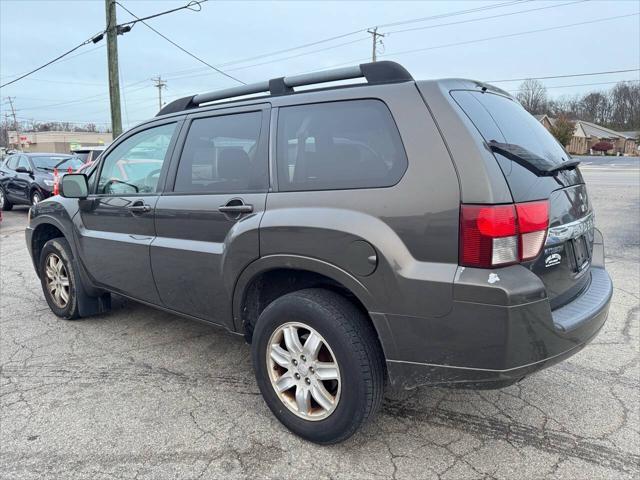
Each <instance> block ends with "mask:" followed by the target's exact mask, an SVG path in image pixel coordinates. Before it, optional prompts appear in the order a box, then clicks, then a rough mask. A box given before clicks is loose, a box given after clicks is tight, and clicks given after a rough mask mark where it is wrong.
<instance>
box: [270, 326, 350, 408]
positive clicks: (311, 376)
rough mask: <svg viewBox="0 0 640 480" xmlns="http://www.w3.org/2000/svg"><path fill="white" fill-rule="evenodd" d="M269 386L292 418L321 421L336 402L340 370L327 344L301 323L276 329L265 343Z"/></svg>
mask: <svg viewBox="0 0 640 480" xmlns="http://www.w3.org/2000/svg"><path fill="white" fill-rule="evenodd" d="M266 354H267V366H268V370H269V379H270V380H271V386H272V387H273V389H274V390H275V392H276V394H277V395H278V398H279V399H280V400H281V401H282V403H284V405H285V406H286V407H287V408H288V409H289V410H290V411H291V412H293V413H294V414H295V415H297V416H298V417H301V418H303V419H305V420H312V421H317V420H322V419H324V418H327V417H328V416H329V415H331V414H332V413H333V412H334V411H335V409H336V407H337V405H338V402H339V400H340V391H341V377H340V367H339V366H338V363H337V361H336V357H335V355H334V354H333V351H332V350H331V347H330V346H329V344H328V343H327V341H326V340H325V339H324V338H323V337H322V335H320V334H319V333H318V332H317V331H316V330H314V329H313V328H311V327H310V326H308V325H305V324H304V323H299V322H289V323H285V324H283V325H281V326H279V327H278V328H277V329H276V330H275V331H274V332H273V334H272V335H271V338H270V339H269V343H268V344H267V352H266Z"/></svg>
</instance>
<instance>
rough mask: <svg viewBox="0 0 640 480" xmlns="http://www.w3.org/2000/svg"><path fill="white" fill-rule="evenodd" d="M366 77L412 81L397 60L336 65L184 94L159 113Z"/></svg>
mask: <svg viewBox="0 0 640 480" xmlns="http://www.w3.org/2000/svg"><path fill="white" fill-rule="evenodd" d="M354 78H365V79H366V80H367V82H368V83H369V84H381V83H398V82H409V81H413V77H412V76H411V74H410V73H409V72H408V71H407V70H405V68H404V67H403V66H402V65H399V64H398V63H395V62H389V61H383V62H375V63H362V64H360V65H355V66H352V67H343V68H335V69H332V70H323V71H319V72H312V73H303V74H301V75H292V76H290V77H283V78H277V79H271V80H267V81H264V82H257V83H252V84H250V85H242V86H240V87H233V88H226V89H224V90H217V91H215V92H207V93H201V94H198V95H194V96H192V97H185V98H181V99H178V100H175V101H174V102H172V103H170V104H169V105H167V106H165V107H164V108H163V109H162V110H160V112H158V115H164V114H166V113H174V112H178V111H183V110H186V109H189V108H195V107H197V106H199V105H202V104H203V103H208V102H213V101H215V100H223V99H226V98H234V97H241V96H244V95H252V94H255V93H264V92H269V94H271V95H283V94H288V93H293V87H301V86H304V85H314V84H318V83H327V82H335V81H339V80H350V79H354Z"/></svg>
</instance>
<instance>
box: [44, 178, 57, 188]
mask: <svg viewBox="0 0 640 480" xmlns="http://www.w3.org/2000/svg"><path fill="white" fill-rule="evenodd" d="M44 184H45V185H46V186H47V187H53V186H54V185H55V184H56V182H55V181H54V180H44Z"/></svg>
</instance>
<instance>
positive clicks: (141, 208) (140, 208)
mask: <svg viewBox="0 0 640 480" xmlns="http://www.w3.org/2000/svg"><path fill="white" fill-rule="evenodd" d="M129 211H130V212H133V213H147V212H150V211H151V207H150V206H149V205H147V204H146V203H142V202H136V203H134V204H133V205H131V206H130V207H129Z"/></svg>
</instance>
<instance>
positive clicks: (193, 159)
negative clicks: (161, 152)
mask: <svg viewBox="0 0 640 480" xmlns="http://www.w3.org/2000/svg"><path fill="white" fill-rule="evenodd" d="M261 125H262V113H261V112H248V113H236V114H231V115H223V116H216V117H208V118H199V119H196V120H193V122H192V123H191V127H190V128H189V133H188V134H187V138H186V140H185V144H184V148H183V150H182V155H181V156H180V164H179V165H178V173H177V176H176V182H175V186H174V192H177V193H211V194H216V193H242V192H265V191H266V190H267V187H268V181H269V178H268V174H267V170H268V163H267V162H268V160H267V155H266V151H264V150H265V149H264V148H262V145H261V144H260V128H261Z"/></svg>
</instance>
